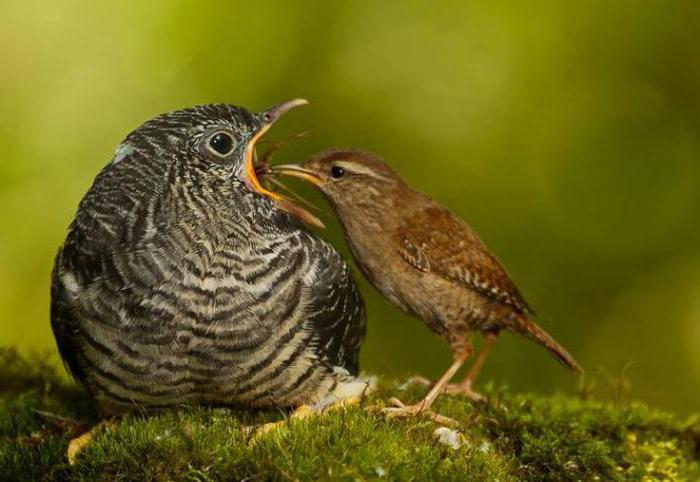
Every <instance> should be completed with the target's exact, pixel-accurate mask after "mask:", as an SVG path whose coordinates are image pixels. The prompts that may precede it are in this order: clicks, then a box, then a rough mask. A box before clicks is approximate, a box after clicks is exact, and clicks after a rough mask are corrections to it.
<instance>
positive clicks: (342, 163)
mask: <svg viewBox="0 0 700 482" xmlns="http://www.w3.org/2000/svg"><path fill="white" fill-rule="evenodd" d="M272 173H273V174H276V173H279V174H284V175H288V176H292V177H298V178H301V179H304V180H306V181H308V182H310V183H312V184H314V185H315V186H316V187H318V188H319V189H320V190H321V191H322V192H323V193H324V194H325V196H326V197H327V198H328V200H329V201H330V203H331V204H332V205H333V207H334V208H335V210H336V211H337V213H338V215H339V216H340V217H341V220H342V218H343V217H349V216H353V217H356V216H359V217H362V216H363V214H367V213H368V212H372V211H377V210H379V211H386V210H387V209H394V208H395V206H393V203H395V202H400V201H401V196H400V193H401V191H402V190H404V189H406V188H407V186H406V184H405V183H404V181H403V180H402V179H401V178H400V177H399V176H398V174H396V172H395V171H394V170H393V169H391V168H390V167H389V166H388V165H387V164H386V163H385V162H384V161H382V160H381V159H379V158H378V157H377V156H376V155H374V154H372V153H370V152H367V151H361V150H356V149H331V150H328V151H324V152H322V153H320V154H317V155H316V156H314V157H312V158H311V159H310V160H308V161H307V162H305V163H304V164H301V165H298V164H285V165H278V166H273V167H272Z"/></svg>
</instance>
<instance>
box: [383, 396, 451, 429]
mask: <svg viewBox="0 0 700 482" xmlns="http://www.w3.org/2000/svg"><path fill="white" fill-rule="evenodd" d="M389 404H390V405H391V406H390V407H385V408H383V409H382V412H384V413H385V414H386V416H387V417H389V418H408V417H417V416H421V415H424V416H426V417H427V418H429V419H431V420H433V421H435V422H437V423H440V424H443V425H452V426H455V425H459V422H457V421H456V420H454V419H451V418H449V417H445V416H444V415H440V414H439V413H435V412H433V411H432V410H429V409H426V408H425V400H421V401H420V402H418V403H416V404H415V405H405V404H404V403H403V402H402V401H401V400H399V399H398V398H396V397H392V398H390V399H389Z"/></svg>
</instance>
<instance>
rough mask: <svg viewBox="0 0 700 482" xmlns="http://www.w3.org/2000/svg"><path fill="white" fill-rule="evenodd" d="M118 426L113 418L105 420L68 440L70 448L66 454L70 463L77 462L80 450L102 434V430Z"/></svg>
mask: <svg viewBox="0 0 700 482" xmlns="http://www.w3.org/2000/svg"><path fill="white" fill-rule="evenodd" d="M116 426H117V425H116V423H114V422H113V421H111V420H103V421H102V422H100V423H98V424H97V425H95V426H94V427H92V428H91V429H90V430H88V431H87V432H85V433H84V434H82V435H80V436H78V437H76V438H74V439H72V440H71V441H70V442H68V450H67V451H66V455H67V457H68V464H69V465H75V462H76V460H77V458H78V455H80V452H82V451H83V449H85V447H87V446H88V445H89V444H90V442H92V439H94V438H95V436H97V435H99V434H100V432H102V431H104V430H106V429H113V428H115V427H116Z"/></svg>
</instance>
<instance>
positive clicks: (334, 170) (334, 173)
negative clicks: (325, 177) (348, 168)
mask: <svg viewBox="0 0 700 482" xmlns="http://www.w3.org/2000/svg"><path fill="white" fill-rule="evenodd" d="M344 175H345V169H343V168H342V167H340V166H333V167H331V177H332V178H333V179H340V178H341V177H343V176H344Z"/></svg>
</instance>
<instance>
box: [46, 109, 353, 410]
mask: <svg viewBox="0 0 700 482" xmlns="http://www.w3.org/2000/svg"><path fill="white" fill-rule="evenodd" d="M269 112H270V111H267V112H266V113H263V114H251V113H250V112H248V111H246V110H245V109H242V108H239V107H234V106H230V105H223V104H221V105H206V106H199V107H196V108H191V109H184V110H181V111H177V112H174V113H171V114H165V115H162V116H159V117H157V118H155V119H152V120H150V121H148V122H146V123H145V124H144V125H143V126H141V127H140V128H138V129H136V130H135V131H133V132H132V133H131V134H129V135H128V136H127V138H126V139H125V141H124V142H123V143H122V144H121V145H120V146H119V147H118V148H117V151H116V153H115V157H114V159H113V161H112V162H111V163H110V164H109V165H107V166H106V167H105V168H104V169H103V170H102V172H100V174H99V175H98V176H97V178H96V179H95V182H94V184H93V186H92V187H91V188H90V190H89V191H88V193H87V194H86V195H85V197H84V198H83V200H82V201H81V203H80V206H79V209H78V212H77V215H76V218H75V220H74V221H73V223H72V224H71V226H70V228H69V232H68V236H67V239H66V241H65V244H64V246H63V247H62V249H61V250H60V252H59V254H58V256H57V258H56V263H55V266H54V271H53V283H52V306H51V319H52V326H53V329H54V332H55V335H56V339H57V342H58V346H59V350H60V352H61V355H62V357H63V359H64V361H65V362H66V365H67V366H68V368H69V369H70V371H71V372H72V373H73V374H74V375H75V377H76V378H77V379H78V380H79V381H80V382H81V383H82V384H83V385H84V386H85V387H86V388H87V390H88V391H89V392H90V394H91V395H92V396H93V397H94V398H95V400H96V401H97V402H98V405H99V406H100V408H101V409H102V411H103V412H105V413H122V412H124V411H126V410H129V409H131V408H134V407H135V406H141V407H145V408H159V407H166V406H173V405H178V404H192V403H211V404H239V403H241V404H248V405H256V406H261V405H274V406H296V405H300V404H302V403H320V404H323V403H327V402H329V401H332V400H333V399H334V398H344V397H347V396H352V395H357V394H359V393H361V391H362V390H363V389H364V384H363V383H362V382H360V381H358V380H357V379H356V377H355V375H356V374H357V371H358V353H359V345H360V341H361V339H362V336H363V334H364V326H365V312H364V305H363V302H362V300H361V298H360V295H359V293H358V291H357V289H356V287H355V284H354V282H353V280H352V277H351V274H350V272H349V270H348V267H347V265H346V264H345V263H344V261H343V260H342V259H341V257H340V256H339V255H338V253H337V252H336V251H335V250H334V249H333V248H332V247H331V246H330V245H328V244H327V243H326V242H325V241H323V240H322V239H320V238H318V237H317V236H315V235H314V234H312V233H310V232H309V231H307V230H306V229H305V228H304V227H303V226H302V225H301V223H299V222H298V221H297V220H296V219H294V218H293V217H291V216H290V215H289V214H287V213H286V212H284V211H282V210H280V209H278V208H277V207H276V204H275V201H274V200H272V199H270V198H269V197H268V196H265V195H264V193H261V192H259V190H257V189H255V188H254V187H251V185H254V183H252V182H251V180H250V179H248V178H247V177H246V176H247V175H248V174H247V172H246V167H247V166H246V162H250V161H249V160H247V159H246V153H247V152H248V150H249V148H250V147H251V146H250V144H251V143H254V142H255V139H256V138H257V137H258V134H259V133H261V132H264V130H265V129H266V128H267V127H268V126H269V124H270V123H271V122H272V121H274V119H272V120H270V119H269ZM216 132H224V133H226V134H227V135H229V136H230V137H231V139H232V140H233V142H234V146H233V148H232V151H231V152H230V153H229V154H227V155H226V156H218V155H217V154H216V153H215V152H211V145H207V143H211V141H210V139H211V136H212V134H213V133H216Z"/></svg>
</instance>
